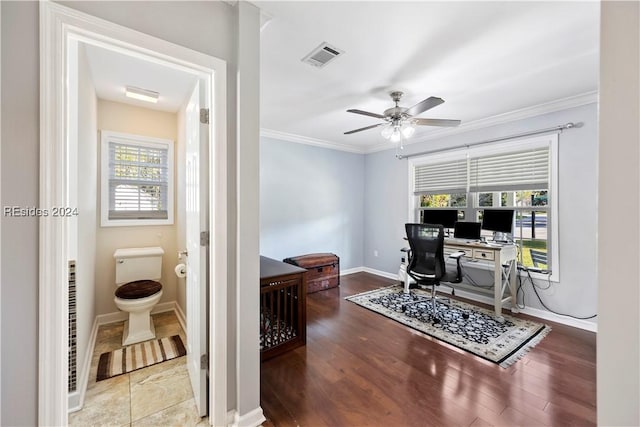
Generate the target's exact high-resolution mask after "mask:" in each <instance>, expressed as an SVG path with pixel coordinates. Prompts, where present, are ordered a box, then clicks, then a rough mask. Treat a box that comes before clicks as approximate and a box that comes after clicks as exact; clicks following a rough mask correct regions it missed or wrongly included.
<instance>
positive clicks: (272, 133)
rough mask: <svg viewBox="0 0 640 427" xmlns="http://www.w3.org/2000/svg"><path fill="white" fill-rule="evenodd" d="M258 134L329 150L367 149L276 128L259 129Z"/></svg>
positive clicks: (357, 150)
mask: <svg viewBox="0 0 640 427" xmlns="http://www.w3.org/2000/svg"><path fill="white" fill-rule="evenodd" d="M260 136H262V137H265V138H273V139H279V140H281V141H289V142H297V143H299V144H305V145H313V146H315V147H322V148H329V149H331V150H338V151H346V152H349V153H357V154H364V153H366V152H367V151H366V150H364V149H362V148H360V147H354V146H352V145H347V144H340V143H337V142H331V141H327V140H324V139H317V138H310V137H308V136H302V135H296V134H293V133H287V132H280V131H278V130H271V129H265V128H261V129H260Z"/></svg>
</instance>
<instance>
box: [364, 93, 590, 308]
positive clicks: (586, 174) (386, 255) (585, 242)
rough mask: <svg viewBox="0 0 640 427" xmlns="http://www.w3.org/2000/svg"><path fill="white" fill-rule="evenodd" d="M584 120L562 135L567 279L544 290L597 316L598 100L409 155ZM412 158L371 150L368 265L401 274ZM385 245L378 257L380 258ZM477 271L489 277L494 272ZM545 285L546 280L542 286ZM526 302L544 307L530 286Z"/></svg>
mask: <svg viewBox="0 0 640 427" xmlns="http://www.w3.org/2000/svg"><path fill="white" fill-rule="evenodd" d="M567 122H576V123H577V122H583V124H584V125H583V126H582V127H581V128H577V129H572V130H569V131H565V132H564V133H562V134H561V135H560V137H559V140H560V143H559V155H558V157H559V176H558V182H559V191H558V194H559V223H558V225H559V245H560V248H559V256H560V282H559V283H555V284H553V285H552V287H551V288H550V289H549V290H547V291H539V292H540V294H541V296H542V298H543V299H544V301H545V303H546V304H547V306H549V307H550V308H552V309H554V310H555V311H560V312H564V313H569V314H574V315H591V314H594V313H596V308H597V282H596V245H597V238H596V225H597V223H596V220H597V217H596V211H597V190H598V188H597V159H598V157H597V150H598V130H597V105H596V104H588V105H584V106H581V107H576V108H572V109H568V110H563V111H559V112H555V113H550V114H545V115H541V116H537V117H533V118H529V119H525V120H519V121H514V122H511V123H507V124H503V125H499V126H493V127H489V128H485V129H481V130H476V131H471V132H466V133H461V134H457V135H454V136H451V137H447V138H441V139H439V140H433V141H427V142H423V143H416V144H412V145H409V146H407V147H405V152H406V153H405V154H409V153H416V152H420V151H427V150H434V149H439V148H447V147H451V148H453V147H456V146H464V145H465V144H470V143H474V142H479V141H483V140H486V139H491V138H497V137H501V136H507V135H512V134H518V133H523V132H527V131H531V130H537V129H543V128H548V127H552V126H556V125H561V124H565V123H567ZM407 168H408V162H407V160H397V159H396V158H395V150H386V151H381V152H377V153H372V154H368V155H366V156H365V182H366V187H365V198H364V211H365V217H364V230H365V232H364V235H365V238H364V265H365V266H366V267H369V268H372V269H375V270H381V271H384V272H388V273H394V274H395V273H397V271H398V267H399V265H398V263H399V259H400V252H399V249H400V248H401V247H403V246H406V244H405V242H404V241H403V240H402V237H403V236H404V228H403V227H404V223H405V222H407V219H408V215H409V213H408V210H409V207H408V197H409V194H408V187H409V185H408V170H407ZM374 251H378V256H377V257H376V256H374ZM485 276H486V274H485V275H483V274H478V278H477V279H476V280H477V281H482V282H483V283H484V282H486V281H487V279H489V281H491V279H490V278H487V277H485ZM542 285H543V286H546V283H544V284H542ZM525 292H526V298H527V299H526V303H527V306H529V307H533V308H542V306H541V305H540V304H539V303H538V301H537V299H536V297H535V295H534V294H533V290H532V289H531V288H530V287H529V286H526V287H525Z"/></svg>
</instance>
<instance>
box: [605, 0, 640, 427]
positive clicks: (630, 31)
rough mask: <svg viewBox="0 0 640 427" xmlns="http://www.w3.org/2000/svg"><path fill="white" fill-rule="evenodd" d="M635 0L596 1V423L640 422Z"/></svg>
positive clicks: (639, 39) (638, 17)
mask: <svg viewBox="0 0 640 427" xmlns="http://www.w3.org/2000/svg"><path fill="white" fill-rule="evenodd" d="M639 6H640V3H638V2H613V1H612V2H609V1H605V2H602V3H601V28H600V30H601V32H600V52H601V57H600V144H599V163H598V167H599V180H598V185H599V188H598V193H597V194H598V230H597V232H598V283H599V285H600V290H599V293H598V296H599V304H598V312H599V320H598V341H597V351H598V354H597V359H598V377H597V382H598V390H597V392H598V425H602V426H637V425H640V404H639V403H640V313H639V311H640V310H639V309H640V290H639V287H638V277H639V275H640V268H639V267H638V266H639V265H640V264H639V263H638V261H639V260H640V246H639V241H640V214H639V207H640V173H639V172H638V163H639V161H640V150H639V147H638V141H639V140H640V131H639V128H638V117H640V106H639V103H640V102H639V98H640V96H639V94H640V82H639V80H640V64H639V63H640V58H639V55H640V32H639V27H640V7H639Z"/></svg>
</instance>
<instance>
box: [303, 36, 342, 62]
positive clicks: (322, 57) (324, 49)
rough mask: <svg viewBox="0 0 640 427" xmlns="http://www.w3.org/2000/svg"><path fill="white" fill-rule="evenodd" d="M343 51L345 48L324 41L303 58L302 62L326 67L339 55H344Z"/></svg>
mask: <svg viewBox="0 0 640 427" xmlns="http://www.w3.org/2000/svg"><path fill="white" fill-rule="evenodd" d="M343 53H344V50H340V49H338V48H336V47H334V46H331V45H330V44H329V43H327V42H322V43H321V44H320V46H318V47H317V48H315V49H313V50H312V51H311V53H310V54H308V55H307V56H305V57H304V58H302V62H306V63H307V64H311V65H313V66H314V67H318V68H320V67H324V66H325V65H327V64H328V63H329V62H330V61H332V60H333V59H335V58H336V57H337V56H338V55H342V54H343Z"/></svg>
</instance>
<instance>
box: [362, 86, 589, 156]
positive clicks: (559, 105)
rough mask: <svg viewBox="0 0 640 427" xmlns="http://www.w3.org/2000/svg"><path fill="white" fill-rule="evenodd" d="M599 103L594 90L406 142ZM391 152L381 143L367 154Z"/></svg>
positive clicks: (367, 150)
mask: <svg viewBox="0 0 640 427" xmlns="http://www.w3.org/2000/svg"><path fill="white" fill-rule="evenodd" d="M595 102H598V91H597V90H594V91H591V92H586V93H583V94H580V95H575V96H570V97H567V98H561V99H557V100H555V101H551V102H545V103H544V104H538V105H534V106H532V107H526V108H521V109H518V110H513V111H509V112H507V113H502V114H497V115H495V116H491V117H486V118H484V119H478V120H473V121H471V122H468V123H463V124H462V125H461V126H458V127H455V128H444V129H440V130H437V131H434V132H431V133H429V134H428V135H425V136H423V137H421V138H416V139H412V140H411V141H410V142H405V144H404V145H405V147H406V146H407V145H412V144H417V143H420V142H425V141H431V140H434V139H439V138H443V137H445V136H450V135H455V134H458V133H464V132H469V131H472V130H476V129H483V128H487V127H490V126H496V125H500V124H504V123H509V122H514V121H517V120H523V119H528V118H530V117H535V116H541V115H543V114H548V113H554V112H556V111H562V110H567V109H569V108H575V107H580V106H582V105H587V104H593V103H595ZM384 150H389V144H388V143H384V142H383V143H380V144H376V145H374V146H371V147H368V148H367V149H366V151H365V153H375V152H377V151H384Z"/></svg>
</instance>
